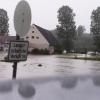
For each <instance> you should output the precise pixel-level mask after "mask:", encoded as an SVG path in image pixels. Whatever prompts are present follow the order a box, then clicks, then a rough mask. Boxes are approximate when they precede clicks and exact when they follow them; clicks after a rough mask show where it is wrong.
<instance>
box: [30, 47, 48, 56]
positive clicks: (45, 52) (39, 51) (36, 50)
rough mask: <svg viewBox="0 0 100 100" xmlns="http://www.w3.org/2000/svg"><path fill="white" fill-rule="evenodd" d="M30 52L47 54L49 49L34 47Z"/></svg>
mask: <svg viewBox="0 0 100 100" xmlns="http://www.w3.org/2000/svg"><path fill="white" fill-rule="evenodd" d="M31 54H36V55H37V54H45V55H47V54H49V51H48V50H47V49H37V48H35V49H33V50H32V51H31Z"/></svg>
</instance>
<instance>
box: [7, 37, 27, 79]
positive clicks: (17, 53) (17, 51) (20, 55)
mask: <svg viewBox="0 0 100 100" xmlns="http://www.w3.org/2000/svg"><path fill="white" fill-rule="evenodd" d="M28 44H29V43H28V41H20V39H19V36H16V41H11V42H10V44H9V53H8V61H11V62H14V63H13V66H12V67H13V76H12V78H13V79H16V73H17V63H18V62H19V61H26V60H27V53H28Z"/></svg>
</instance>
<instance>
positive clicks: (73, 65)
mask: <svg viewBox="0 0 100 100" xmlns="http://www.w3.org/2000/svg"><path fill="white" fill-rule="evenodd" d="M12 65H13V64H12V63H5V62H0V79H5V78H7V79H11V78H12ZM99 73H100V62H99V61H89V60H76V59H67V58H65V57H64V56H63V55H49V56H31V55H29V56H28V59H27V61H25V62H20V63H18V70H17V78H33V77H42V76H43V77H44V76H68V75H95V74H99Z"/></svg>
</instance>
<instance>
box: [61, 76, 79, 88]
mask: <svg viewBox="0 0 100 100" xmlns="http://www.w3.org/2000/svg"><path fill="white" fill-rule="evenodd" d="M77 81H78V78H77V77H68V78H66V79H64V80H63V81H62V83H61V86H62V88H65V89H73V88H75V86H76V85H77Z"/></svg>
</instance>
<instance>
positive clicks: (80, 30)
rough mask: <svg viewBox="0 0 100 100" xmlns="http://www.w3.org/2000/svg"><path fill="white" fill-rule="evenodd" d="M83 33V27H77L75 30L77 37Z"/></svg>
mask: <svg viewBox="0 0 100 100" xmlns="http://www.w3.org/2000/svg"><path fill="white" fill-rule="evenodd" d="M84 32H85V26H82V25H79V26H78V28H77V35H78V36H82V35H83V34H84Z"/></svg>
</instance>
